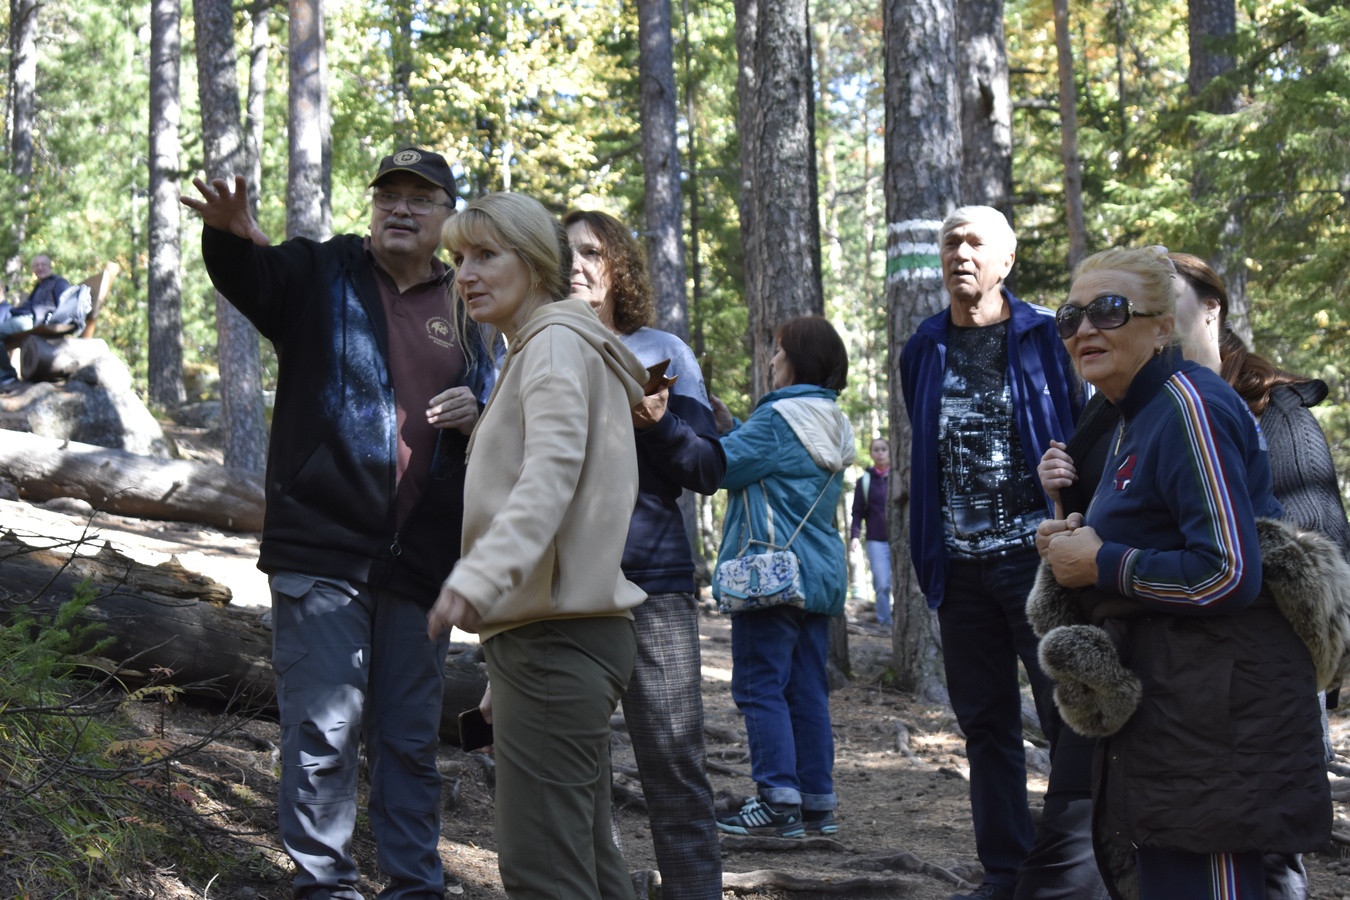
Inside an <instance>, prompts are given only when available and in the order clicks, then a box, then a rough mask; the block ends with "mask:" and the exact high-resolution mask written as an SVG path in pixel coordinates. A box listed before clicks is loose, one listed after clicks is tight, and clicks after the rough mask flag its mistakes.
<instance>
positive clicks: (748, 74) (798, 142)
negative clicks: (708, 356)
mask: <svg viewBox="0 0 1350 900" xmlns="http://www.w3.org/2000/svg"><path fill="white" fill-rule="evenodd" d="M755 5H756V4H755V2H754V0H737V4H736V10H737V17H736V32H737V34H736V45H737V51H738V55H739V64H740V76H739V78H738V80H737V86H738V88H739V89H740V93H739V102H740V110H739V112H738V114H737V123H738V125H739V128H740V133H741V196H740V204H741V210H742V219H741V238H742V243H743V244H744V258H745V269H746V278H745V281H746V306H747V307H748V308H749V312H750V353H751V371H750V375H751V378H750V385H751V387H750V390H751V394H752V396H753V397H755V398H758V397H759V396H760V395H761V394H763V393H765V392H766V391H767V390H768V389H769V358H770V357H771V356H772V355H773V332H774V329H775V328H777V327H778V325H779V324H780V323H781V322H783V321H785V320H786V319H789V318H791V317H793V316H799V315H807V314H810V313H816V314H819V313H821V312H823V311H824V308H825V304H824V299H823V297H822V292H821V282H820V228H819V221H818V220H819V208H818V206H817V204H816V190H815V174H816V173H815V146H814V141H813V135H812V130H813V127H814V126H813V119H814V116H813V114H812V110H813V106H814V103H813V101H812V81H811V53H810V48H809V46H808V42H807V22H806V0H774V2H771V3H763V4H759V5H758V9H757V10H754V9H753V7H754V6H755ZM743 7H746V8H747V12H748V13H749V15H747V16H746V17H743V16H742V14H741V11H742V8H743Z"/></svg>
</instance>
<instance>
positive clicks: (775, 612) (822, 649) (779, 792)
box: [731, 606, 839, 810]
mask: <svg viewBox="0 0 1350 900" xmlns="http://www.w3.org/2000/svg"><path fill="white" fill-rule="evenodd" d="M829 638H830V617H829V616H826V615H822V614H821V613H811V612H806V611H805V610H802V609H798V608H796V607H794V606H772V607H769V608H768V609H760V610H755V611H753V612H743V613H737V614H736V615H734V616H732V618H731V696H732V698H733V699H735V701H736V706H737V707H738V708H739V709H740V710H741V712H742V713H743V714H744V715H745V732H746V737H747V738H748V739H749V743H750V775H751V777H752V778H754V780H755V784H757V785H758V786H759V793H760V796H761V797H763V798H764V799H765V800H767V801H768V802H770V803H775V804H791V805H794V806H795V805H800V806H801V807H802V808H803V809H809V810H830V809H834V808H835V807H836V806H837V805H838V803H839V801H838V798H837V797H836V796H835V793H834V732H833V731H832V730H831V725H830V685H829V678H828V676H827V675H826V671H825V661H826V657H827V655H828V651H829Z"/></svg>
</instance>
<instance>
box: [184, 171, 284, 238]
mask: <svg viewBox="0 0 1350 900" xmlns="http://www.w3.org/2000/svg"><path fill="white" fill-rule="evenodd" d="M192 183H193V184H194V185H196V187H197V190H199V191H201V195H202V198H203V199H201V200H198V199H197V198H196V197H186V196H184V197H179V198H178V199H179V200H180V201H182V203H183V205H184V206H186V207H187V208H188V209H192V210H196V211H197V213H198V214H199V215H200V216H201V217H202V222H204V223H205V224H206V225H208V226H210V227H211V228H214V229H216V230H217V231H228V232H229V233H230V234H233V235H234V236H236V237H241V238H244V239H245V240H248V241H252V242H253V243H255V244H257V245H258V246H259V247H266V246H267V245H268V244H270V243H272V242H271V241H270V240H268V237H267V235H265V234H263V230H262V229H261V228H259V227H258V223H257V222H255V221H254V220H253V215H252V213H250V212H249V211H248V187H247V186H246V185H245V184H244V176H242V175H236V176H234V190H230V183H229V182H228V181H226V180H225V179H224V178H213V179H211V183H210V184H209V185H208V184H207V183H206V182H204V181H202V180H201V179H200V178H194V179H192Z"/></svg>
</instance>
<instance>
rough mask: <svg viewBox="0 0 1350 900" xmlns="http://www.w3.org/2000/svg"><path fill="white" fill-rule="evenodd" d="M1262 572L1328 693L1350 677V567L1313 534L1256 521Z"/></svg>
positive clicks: (1278, 523) (1319, 683) (1287, 525)
mask: <svg viewBox="0 0 1350 900" xmlns="http://www.w3.org/2000/svg"><path fill="white" fill-rule="evenodd" d="M1256 530H1257V535H1258V537H1259V538H1260V541H1261V572H1262V576H1263V578H1264V580H1265V584H1266V586H1267V587H1269V588H1270V592H1271V594H1273V595H1274V597H1275V602H1276V604H1277V605H1278V606H1279V608H1280V612H1282V613H1283V614H1284V617H1285V618H1286V619H1288V620H1289V624H1290V625H1291V626H1292V627H1293V629H1294V633H1295V634H1297V635H1298V636H1299V638H1300V639H1301V640H1302V641H1303V643H1304V644H1306V645H1307V647H1308V652H1309V653H1310V654H1311V655H1312V660H1313V665H1314V666H1315V667H1316V669H1317V687H1318V689H1319V690H1330V689H1333V688H1335V687H1337V686H1338V685H1340V684H1341V682H1342V681H1344V680H1345V678H1346V676H1347V674H1350V565H1347V564H1346V562H1345V558H1344V557H1343V556H1342V555H1341V552H1340V551H1339V550H1338V549H1337V548H1336V547H1335V546H1334V545H1333V544H1332V543H1331V542H1330V541H1328V540H1327V539H1326V538H1325V537H1323V536H1322V535H1321V534H1319V533H1317V532H1315V531H1302V530H1299V529H1298V528H1296V527H1295V526H1294V525H1292V524H1290V523H1289V522H1284V521H1280V520H1276V519H1258V520H1257V523H1256Z"/></svg>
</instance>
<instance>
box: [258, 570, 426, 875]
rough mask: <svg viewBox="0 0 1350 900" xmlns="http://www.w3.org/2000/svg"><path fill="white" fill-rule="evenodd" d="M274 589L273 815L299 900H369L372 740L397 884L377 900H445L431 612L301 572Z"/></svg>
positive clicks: (282, 576)
mask: <svg viewBox="0 0 1350 900" xmlns="http://www.w3.org/2000/svg"><path fill="white" fill-rule="evenodd" d="M271 586H272V629H273V630H272V641H273V643H272V665H273V667H274V668H275V669H276V673H277V706H278V708H279V710H280V713H281V789H280V797H279V798H278V819H279V820H280V831H281V841H282V844H283V845H284V846H285V848H286V852H287V853H288V854H290V857H291V859H292V860H293V861H294V862H295V866H296V874H295V881H294V885H293V890H294V895H295V896H296V897H306V898H315V900H330V898H331V900H339V898H341V900H361V894H360V893H359V892H358V891H357V889H356V884H357V881H358V879H359V878H360V875H359V872H358V871H357V867H356V862H355V861H354V860H353V859H352V856H351V845H352V829H353V828H354V826H355V824H356V811H357V809H356V807H357V802H356V787H357V777H358V775H359V761H358V750H359V747H360V743H361V741H362V740H364V742H365V746H366V757H367V763H368V765H369V770H370V806H369V814H370V826H371V830H372V831H373V832H374V834H375V843H376V847H377V859H378V862H379V867H380V869H381V871H382V872H383V873H384V874H385V876H386V877H387V878H388V879H389V886H388V887H386V888H385V889H384V890H383V891H382V892H381V893H380V897H382V898H387V900H394V898H397V900H430V898H440V897H444V896H445V876H444V874H443V871H442V868H441V859H440V855H439V853H438V852H437V849H436V848H437V844H438V842H439V841H440V836H441V825H440V800H441V776H440V773H439V772H438V771H437V769H436V751H437V748H438V747H439V746H440V739H439V736H438V732H439V729H440V720H441V691H442V674H441V667H442V665H443V664H444V662H445V652H446V648H447V646H448V637H442V638H441V639H440V640H438V641H431V640H429V639H428V638H427V624H426V610H425V609H424V608H423V607H422V606H421V605H419V604H417V603H415V602H414V601H412V600H410V599H408V598H407V597H404V596H401V595H398V594H393V593H390V592H387V591H377V590H373V589H371V588H370V587H368V586H366V585H361V584H350V583H348V582H346V581H342V580H341V579H331V578H323V577H319V576H314V575H301V574H298V573H292V572H279V573H276V574H274V575H273V576H272V578H271Z"/></svg>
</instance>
